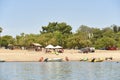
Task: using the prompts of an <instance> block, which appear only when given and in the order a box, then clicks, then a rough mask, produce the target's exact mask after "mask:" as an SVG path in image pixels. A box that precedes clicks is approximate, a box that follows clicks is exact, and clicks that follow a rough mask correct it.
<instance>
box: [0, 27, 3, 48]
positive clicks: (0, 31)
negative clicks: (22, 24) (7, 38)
mask: <svg viewBox="0 0 120 80" xmlns="http://www.w3.org/2000/svg"><path fill="white" fill-rule="evenodd" d="M2 30H3V29H2V28H1V27H0V47H1V41H2V39H1V33H2Z"/></svg>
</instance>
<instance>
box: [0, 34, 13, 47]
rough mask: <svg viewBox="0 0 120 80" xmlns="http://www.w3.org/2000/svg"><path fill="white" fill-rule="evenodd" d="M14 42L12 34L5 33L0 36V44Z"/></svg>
mask: <svg viewBox="0 0 120 80" xmlns="http://www.w3.org/2000/svg"><path fill="white" fill-rule="evenodd" d="M14 43H15V39H14V38H13V37H12V36H9V35H5V36H3V37H2V44H1V45H2V46H5V47H7V46H8V44H12V45H14Z"/></svg>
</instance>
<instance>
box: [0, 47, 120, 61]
mask: <svg viewBox="0 0 120 80" xmlns="http://www.w3.org/2000/svg"><path fill="white" fill-rule="evenodd" d="M41 57H43V60H44V59H46V58H62V59H63V61H66V57H68V59H69V61H80V59H84V58H88V59H90V58H102V59H105V58H109V57H112V60H107V61H117V62H120V50H115V51H108V50H96V51H95V52H94V53H87V54H86V53H78V50H64V53H60V54H59V55H56V54H52V53H45V52H44V51H41V52H36V51H28V50H6V49H0V60H4V61H5V62H39V60H40V59H41ZM104 61H106V60H104Z"/></svg>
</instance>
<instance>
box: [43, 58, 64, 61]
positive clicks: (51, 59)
mask: <svg viewBox="0 0 120 80" xmlns="http://www.w3.org/2000/svg"><path fill="white" fill-rule="evenodd" d="M62 61H63V59H62V58H46V59H45V60H44V62H62Z"/></svg>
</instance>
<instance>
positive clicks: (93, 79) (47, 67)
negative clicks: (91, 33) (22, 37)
mask: <svg viewBox="0 0 120 80" xmlns="http://www.w3.org/2000/svg"><path fill="white" fill-rule="evenodd" d="M119 68H120V63H116V62H98V63H90V62H47V63H46V62H43V63H42V62H1V63H0V80H120V69H119Z"/></svg>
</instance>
